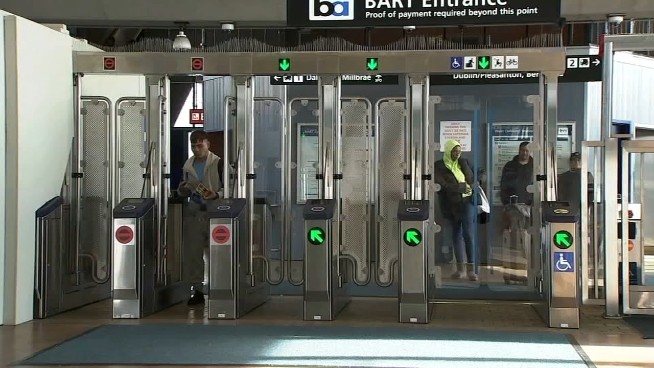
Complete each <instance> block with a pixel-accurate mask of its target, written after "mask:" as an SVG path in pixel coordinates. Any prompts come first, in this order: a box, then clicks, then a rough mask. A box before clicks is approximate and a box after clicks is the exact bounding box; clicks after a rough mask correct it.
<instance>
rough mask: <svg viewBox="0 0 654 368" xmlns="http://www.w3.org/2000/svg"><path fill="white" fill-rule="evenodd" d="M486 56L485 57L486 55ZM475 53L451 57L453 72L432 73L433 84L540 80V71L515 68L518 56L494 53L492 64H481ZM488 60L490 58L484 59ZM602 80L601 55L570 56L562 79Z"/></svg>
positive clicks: (568, 80)
mask: <svg viewBox="0 0 654 368" xmlns="http://www.w3.org/2000/svg"><path fill="white" fill-rule="evenodd" d="M482 58H483V57H482ZM482 58H475V57H472V56H455V57H452V58H451V60H450V69H451V70H452V72H453V73H452V74H437V75H436V74H435V75H431V76H430V77H429V82H430V84H432V85H478V84H522V83H536V82H538V79H539V78H540V73H539V72H518V71H513V70H511V69H514V67H517V66H519V65H520V59H519V58H518V57H517V56H516V57H508V56H507V57H504V56H490V60H491V61H490V65H486V64H485V62H482V64H483V65H479V60H480V59H482ZM483 60H488V59H483ZM601 80H602V60H601V59H600V58H599V56H596V55H594V56H568V57H567V59H566V69H565V73H564V74H563V75H562V76H561V77H560V78H559V83H580V82H599V81H601Z"/></svg>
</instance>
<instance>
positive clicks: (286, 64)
mask: <svg viewBox="0 0 654 368" xmlns="http://www.w3.org/2000/svg"><path fill="white" fill-rule="evenodd" d="M289 70H291V59H288V58H284V59H279V71H280V72H287V71H289Z"/></svg>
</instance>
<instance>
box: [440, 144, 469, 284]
mask: <svg viewBox="0 0 654 368" xmlns="http://www.w3.org/2000/svg"><path fill="white" fill-rule="evenodd" d="M434 180H435V181H436V183H437V184H439V185H440V187H441V188H440V191H439V192H438V198H439V203H440V208H441V212H442V213H443V217H445V218H446V219H447V220H448V221H450V223H451V225H452V244H453V248H454V256H455V257H456V262H457V269H456V272H454V274H453V275H452V278H455V279H460V278H463V277H464V276H466V271H467V276H468V279H469V280H471V281H477V279H478V277H477V274H476V273H475V272H474V269H475V268H474V265H475V249H474V245H473V241H472V233H473V226H474V218H475V216H476V211H475V207H474V204H473V197H472V194H473V191H472V186H473V183H474V175H473V173H472V169H471V168H470V164H469V163H468V161H467V160H466V159H464V158H461V144H459V142H457V141H455V140H449V141H447V143H445V152H444V153H443V159H442V160H440V161H437V162H436V165H435V167H434ZM462 238H463V241H461V240H462ZM466 256H467V257H466ZM466 258H467V260H466ZM466 264H467V270H466Z"/></svg>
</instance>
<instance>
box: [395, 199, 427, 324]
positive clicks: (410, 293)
mask: <svg viewBox="0 0 654 368" xmlns="http://www.w3.org/2000/svg"><path fill="white" fill-rule="evenodd" d="M397 218H398V220H399V221H400V245H399V247H400V280H399V281H400V287H399V290H398V291H399V293H398V294H399V295H398V298H399V307H400V322H404V323H407V322H408V323H429V318H430V316H429V310H430V309H429V297H428V295H427V271H428V270H427V239H428V238H429V237H428V232H427V229H428V223H429V201H411V200H405V201H401V202H400V205H399V207H398V209H397Z"/></svg>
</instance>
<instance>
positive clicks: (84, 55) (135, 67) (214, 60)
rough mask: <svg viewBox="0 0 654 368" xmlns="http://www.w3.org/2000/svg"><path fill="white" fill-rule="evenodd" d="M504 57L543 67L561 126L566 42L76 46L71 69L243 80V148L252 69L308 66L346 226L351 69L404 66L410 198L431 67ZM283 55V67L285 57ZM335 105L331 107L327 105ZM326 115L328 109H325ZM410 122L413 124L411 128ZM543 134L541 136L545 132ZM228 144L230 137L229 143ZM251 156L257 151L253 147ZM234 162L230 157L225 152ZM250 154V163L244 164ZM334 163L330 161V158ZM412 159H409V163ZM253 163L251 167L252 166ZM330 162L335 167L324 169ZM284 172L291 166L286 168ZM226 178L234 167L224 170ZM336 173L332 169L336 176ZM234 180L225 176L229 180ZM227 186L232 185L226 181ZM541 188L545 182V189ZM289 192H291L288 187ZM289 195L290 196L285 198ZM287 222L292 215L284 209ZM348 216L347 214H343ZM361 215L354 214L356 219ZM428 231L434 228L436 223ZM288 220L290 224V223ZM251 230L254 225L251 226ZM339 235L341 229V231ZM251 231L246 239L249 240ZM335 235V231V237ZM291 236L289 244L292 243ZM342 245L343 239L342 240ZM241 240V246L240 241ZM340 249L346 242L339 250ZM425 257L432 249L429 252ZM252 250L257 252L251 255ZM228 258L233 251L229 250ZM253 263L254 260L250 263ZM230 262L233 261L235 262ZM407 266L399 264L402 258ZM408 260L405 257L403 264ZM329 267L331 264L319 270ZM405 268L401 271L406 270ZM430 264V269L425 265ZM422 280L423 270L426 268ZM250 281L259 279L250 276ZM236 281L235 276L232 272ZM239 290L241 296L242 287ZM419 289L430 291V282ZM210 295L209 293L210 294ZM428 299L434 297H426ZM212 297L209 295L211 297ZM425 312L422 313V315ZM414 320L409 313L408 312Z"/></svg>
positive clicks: (421, 187) (420, 170)
mask: <svg viewBox="0 0 654 368" xmlns="http://www.w3.org/2000/svg"><path fill="white" fill-rule="evenodd" d="M491 53H492V54H493V55H494V56H498V57H501V56H503V57H510V58H512V59H513V60H515V61H516V63H515V64H516V65H514V68H515V69H512V70H511V72H540V73H541V83H543V84H545V87H546V88H545V90H546V91H547V93H546V94H545V95H544V96H543V97H544V98H546V99H547V100H546V101H545V103H544V104H543V107H544V109H543V111H542V113H543V115H544V116H545V119H544V122H545V126H546V127H547V128H548V130H555V129H556V124H557V116H556V112H557V105H556V98H557V93H556V91H557V85H558V77H559V76H560V75H562V74H563V72H564V71H565V50H564V49H563V48H539V49H524V48H523V49H520V48H518V49H495V50H485V49H478V50H466V51H460V50H416V51H405V50H402V51H388V50H383V51H379V50H373V51H320V52H297V51H291V52H283V51H282V52H223V53H218V52H204V53H200V52H188V53H159V52H140V53H129V52H118V53H106V52H74V58H73V69H74V72H75V73H86V74H137V75H189V74H192V75H198V74H200V75H226V76H232V77H235V80H236V87H237V95H238V96H237V101H238V103H237V105H238V106H237V115H238V116H237V118H238V119H237V120H239V121H240V122H241V123H245V122H246V121H248V125H247V126H245V127H244V128H243V129H242V131H243V133H244V134H243V137H240V138H239V139H238V140H239V142H236V143H237V146H238V151H239V152H241V150H243V151H244V153H246V154H248V152H250V150H252V149H254V148H253V145H252V142H251V139H250V138H251V136H252V134H247V133H249V132H250V131H251V127H252V125H251V120H252V119H251V118H249V117H248V114H249V113H250V112H251V109H250V107H251V102H252V100H253V98H254V97H253V93H251V92H252V90H253V88H252V81H251V80H250V79H251V78H250V77H251V76H265V75H277V74H279V73H280V72H283V73H285V74H308V75H318V76H319V95H320V103H321V104H322V107H321V111H320V113H321V117H320V118H321V121H320V129H321V134H320V135H321V137H322V138H321V142H320V144H321V146H320V155H319V159H320V162H319V167H320V169H321V170H325V172H320V173H319V174H320V176H321V177H320V178H319V179H320V181H319V183H320V192H321V194H322V197H321V198H323V199H334V200H335V201H337V203H336V209H335V211H334V216H335V221H333V224H332V225H333V226H334V227H336V228H337V229H338V230H335V231H334V233H337V234H340V227H341V225H340V223H341V221H342V219H341V210H340V204H339V203H338V202H339V201H340V200H341V190H340V185H341V184H340V180H341V179H342V167H341V166H342V155H341V141H340V134H335V132H337V131H339V130H340V120H339V114H337V113H335V111H339V110H340V78H339V76H341V75H346V74H370V75H376V74H401V75H405V76H406V77H407V82H408V85H407V96H406V97H407V98H406V101H407V106H406V109H407V112H408V119H407V122H406V123H407V124H408V126H409V127H410V133H409V136H408V137H407V140H406V144H405V147H404V151H405V152H404V156H405V157H404V161H405V163H407V165H406V167H405V174H404V178H403V180H405V183H406V187H405V198H406V199H410V200H423V199H425V198H427V192H428V191H427V186H428V183H429V182H430V181H431V174H430V173H429V172H428V171H429V165H428V164H427V163H426V160H427V157H428V150H429V149H430V148H429V145H428V144H427V143H425V141H426V140H427V139H426V136H427V132H428V124H427V123H426V121H427V116H428V115H427V113H428V106H427V105H428V103H427V99H428V95H429V89H428V80H429V75H430V74H452V73H456V72H458V70H456V69H457V68H455V67H454V65H453V63H454V61H456V60H459V59H461V58H462V56H463V54H465V56H467V57H488V55H489V54H491ZM371 59H373V60H374V61H375V65H376V68H375V70H369V69H368V68H367V65H369V62H370V60H371ZM282 62H283V63H284V69H280V68H281V66H280V65H281V63H282ZM476 72H477V73H490V72H495V71H490V70H478V71H476ZM326 107H329V108H326ZM323 115H324V116H323ZM285 124H286V129H285V134H286V138H287V141H289V140H288V136H289V135H290V134H291V131H290V129H289V127H288V122H285ZM407 130H409V129H407ZM540 138H542V139H540ZM226 146H227V145H226ZM555 148H556V134H547V135H542V134H541V135H539V139H537V140H536V141H535V142H534V146H533V148H532V151H537V150H540V151H543V152H544V154H543V155H542V156H544V157H546V156H547V154H546V153H547V152H549V151H551V150H553V149H555ZM249 156H252V155H251V154H250V155H249ZM241 159H242V160H243V161H241V160H239V162H238V165H239V168H238V170H237V171H238V172H244V173H246V178H245V179H248V180H247V181H250V179H251V178H255V177H256V173H255V172H254V166H253V165H252V159H253V157H247V159H243V158H242V157H241ZM223 160H224V161H225V162H229V159H228V157H224V158H223ZM246 162H247V165H246ZM326 163H329V165H326ZM409 163H411V164H409ZM246 166H247V167H246ZM326 169H329V170H326ZM285 170H286V173H285V175H286V177H288V175H289V174H288V173H289V172H290V170H291V168H289V167H288V166H287V167H286V168H285ZM545 174H546V176H547V181H548V182H554V176H555V175H556V173H555V172H550V170H547V172H546V173H545ZM224 175H225V179H229V174H228V173H227V171H226V172H225V174H224ZM332 176H333V177H332ZM227 182H229V180H225V183H226V184H227ZM242 182H244V181H241V180H239V185H238V186H237V188H236V189H237V194H236V195H235V196H236V197H240V198H248V200H250V199H251V200H253V199H254V198H249V197H253V193H252V186H251V185H247V184H241V183H242ZM225 189H226V192H227V188H225ZM540 190H541V191H542V189H540ZM285 195H287V196H288V193H285ZM545 197H546V198H544V199H549V197H550V194H549V193H548V192H547V191H546V192H545ZM284 200H285V201H288V198H284ZM247 207H248V210H247V212H248V214H249V215H250V216H251V212H252V211H253V205H250V204H248V206H247ZM284 221H285V222H286V223H288V222H289V221H290V218H288V216H286V217H285V219H284ZM345 221H349V220H347V219H346V220H345ZM354 221H356V219H354ZM431 225H435V227H437V226H438V225H437V224H431V223H430V229H429V230H428V231H431V230H433V229H434V228H435V227H431ZM285 227H286V225H285ZM250 231H251V229H250ZM339 236H340V235H339ZM250 238H251V236H249V238H248V242H250V241H251V239H250ZM335 240H336V239H335ZM289 242H290V241H289V240H288V238H287V239H286V242H285V244H284V245H283V246H284V247H287V249H288V248H289V247H290V244H289ZM337 245H338V247H335V248H340V240H339V244H337ZM237 248H238V247H237ZM339 251H340V250H339ZM425 257H426V255H425ZM250 258H251V257H250ZM230 259H233V258H232V257H230ZM251 266H252V265H249V267H248V268H252V267H251ZM230 267H235V265H231V266H230ZM400 267H401V266H400ZM406 267H407V266H406V265H405V268H406ZM320 272H322V273H324V275H327V274H328V272H330V271H329V270H328V269H323V270H322V271H320ZM400 272H402V271H401V270H400ZM425 272H427V270H425ZM420 279H421V280H422V275H420ZM250 281H251V285H252V284H253V282H252V280H250ZM232 282H234V280H232ZM234 291H235V290H234V289H232V293H233V297H235V298H238V296H237V294H234ZM421 293H423V294H425V295H426V293H427V290H426V285H425V290H423V291H421ZM210 298H211V297H210ZM425 303H428V301H425ZM210 304H211V302H210ZM420 319H422V318H420ZM409 321H411V319H410V318H409Z"/></svg>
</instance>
